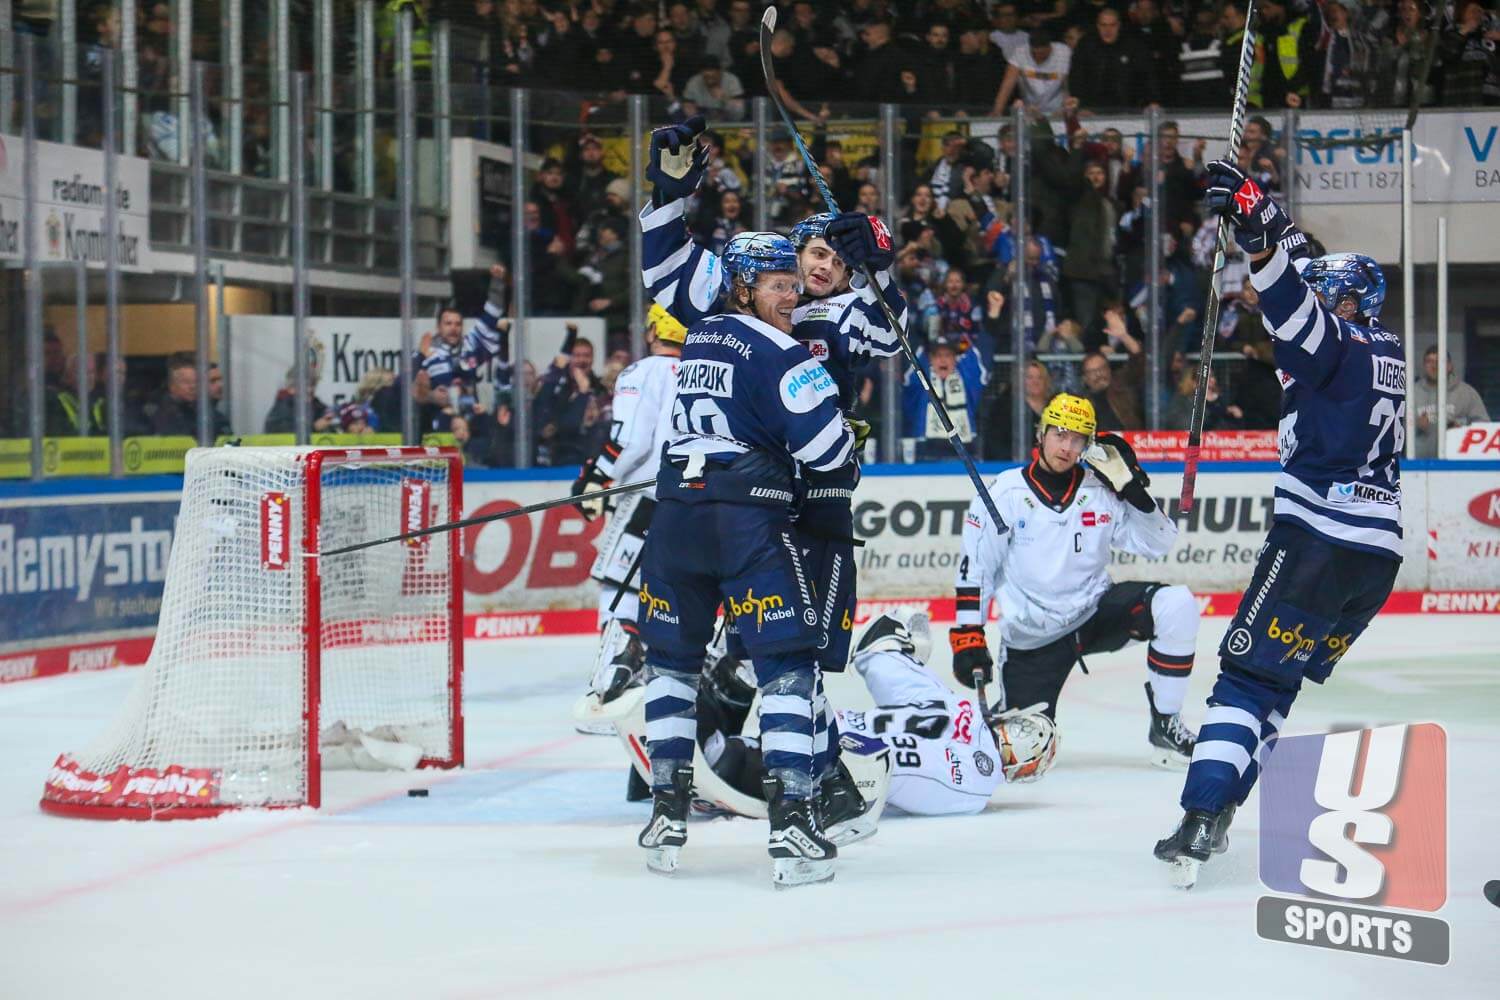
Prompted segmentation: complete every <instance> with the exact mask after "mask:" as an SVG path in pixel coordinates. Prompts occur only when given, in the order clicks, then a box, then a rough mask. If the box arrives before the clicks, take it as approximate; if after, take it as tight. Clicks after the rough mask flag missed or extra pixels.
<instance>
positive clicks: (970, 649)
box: [948, 625, 995, 687]
mask: <svg viewBox="0 0 1500 1000" xmlns="http://www.w3.org/2000/svg"><path fill="white" fill-rule="evenodd" d="M948 645H949V646H951V647H952V648H953V676H954V677H955V678H957V679H958V682H959V683H960V684H962V685H963V686H964V687H973V686H974V672H975V671H976V670H977V671H981V672H982V676H981V677H980V680H981V681H983V682H984V683H985V684H990V683H993V682H994V680H995V661H994V659H993V658H991V656H990V648H989V645H988V644H987V643H986V642H985V639H984V627H983V626H981V625H959V626H957V627H956V628H950V629H949V630H948Z"/></svg>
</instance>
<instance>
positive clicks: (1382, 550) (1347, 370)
mask: <svg viewBox="0 0 1500 1000" xmlns="http://www.w3.org/2000/svg"><path fill="white" fill-rule="evenodd" d="M1250 280H1251V283H1252V284H1253V285H1254V286H1255V288H1256V290H1257V291H1258V292H1260V309H1261V314H1262V318H1263V320H1264V322H1265V326H1266V329H1267V330H1268V331H1269V332H1270V334H1271V338H1272V344H1273V346H1274V348H1275V355H1276V364H1277V367H1278V368H1279V375H1280V377H1281V382H1282V388H1283V393H1282V400H1281V423H1280V425H1279V427H1278V433H1277V444H1278V447H1279V451H1280V456H1281V469H1282V471H1281V475H1280V476H1278V477H1277V480H1276V504H1275V520H1277V521H1290V522H1292V523H1295V524H1297V525H1299V526H1301V527H1303V528H1305V529H1306V530H1308V531H1311V532H1313V533H1314V534H1317V535H1319V536H1321V537H1323V538H1325V539H1327V540H1328V541H1329V542H1332V543H1333V544H1335V545H1341V546H1345V547H1347V548H1352V549H1359V550H1361V551H1366V552H1372V553H1375V554H1377V555H1382V556H1386V557H1388V558H1391V559H1397V560H1399V559H1400V558H1401V552H1402V543H1401V537H1402V536H1401V462H1400V455H1401V449H1402V447H1403V446H1404V445H1405V439H1406V359H1405V355H1404V352H1403V350H1402V346H1401V341H1400V339H1399V338H1398V337H1397V336H1396V335H1395V334H1393V333H1391V332H1389V331H1388V330H1386V329H1384V328H1383V327H1381V326H1380V324H1379V323H1378V322H1371V323H1369V324H1368V325H1360V324H1356V323H1352V322H1350V321H1348V320H1344V319H1340V318H1339V317H1338V316H1336V315H1334V313H1333V312H1332V311H1331V310H1330V309H1328V308H1327V307H1326V306H1324V305H1323V304H1322V303H1321V302H1320V301H1319V300H1318V296H1317V295H1316V294H1315V293H1314V292H1313V290H1312V288H1311V287H1310V286H1309V285H1308V284H1307V283H1306V282H1304V281H1303V280H1302V278H1301V276H1300V275H1299V273H1298V271H1297V269H1296V267H1295V266H1294V265H1293V263H1292V261H1291V259H1290V258H1289V257H1288V256H1287V254H1286V252H1285V251H1284V250H1281V249H1278V250H1277V251H1276V253H1275V254H1274V255H1273V256H1272V257H1270V258H1269V259H1267V260H1266V261H1264V262H1262V263H1261V264H1260V265H1259V266H1258V267H1257V268H1256V269H1254V270H1252V272H1251V275H1250Z"/></svg>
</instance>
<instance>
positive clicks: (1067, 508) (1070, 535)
mask: <svg viewBox="0 0 1500 1000" xmlns="http://www.w3.org/2000/svg"><path fill="white" fill-rule="evenodd" d="M1094 428H1095V418H1094V406H1093V404H1092V403H1090V402H1089V401H1088V400H1087V399H1083V398H1080V397H1078V396H1070V395H1067V394H1066V393H1059V394H1058V395H1057V396H1054V397H1053V398H1052V401H1051V402H1050V403H1048V404H1047V406H1046V408H1045V409H1044V410H1043V411H1042V417H1041V420H1040V422H1039V424H1038V427H1037V450H1036V454H1035V457H1034V458H1033V459H1032V461H1031V463H1030V464H1029V465H1026V466H1023V467H1021V468H1017V469H1011V470H1009V471H1006V472H1003V473H1001V474H1000V475H999V476H997V477H995V480H994V482H993V483H991V484H990V487H989V491H990V496H992V497H993V498H994V501H995V506H996V508H997V509H998V511H999V513H1000V517H1001V518H1002V520H1003V521H1004V523H1003V524H1002V525H1000V526H998V529H997V526H996V525H994V524H993V523H992V522H991V521H990V517H989V515H988V513H986V511H985V508H984V504H983V503H981V502H980V500H979V498H978V497H976V498H975V499H974V501H973V502H972V503H971V504H970V505H969V512H968V515H967V516H966V517H965V519H964V531H963V557H962V558H961V559H960V560H959V567H958V579H957V584H956V587H957V609H958V614H957V620H958V624H957V626H956V627H955V628H953V629H952V630H951V632H950V633H949V636H950V640H951V643H952V647H953V672H954V675H955V676H956V677H957V678H958V680H959V681H960V682H961V683H963V684H966V685H968V686H971V687H972V686H973V685H974V675H975V672H976V671H978V672H979V673H980V674H981V675H982V677H983V679H984V680H985V682H986V683H988V682H989V681H990V680H991V679H992V676H993V669H994V664H993V660H992V658H991V656H990V652H989V648H988V646H987V644H986V642H985V634H984V622H985V611H986V609H987V608H988V607H989V603H990V599H991V598H992V597H998V599H999V602H1000V646H1001V662H1002V666H1001V688H1002V693H1003V700H1004V704H1006V705H1011V706H1015V705H1031V704H1034V703H1037V702H1044V703H1046V706H1047V708H1046V712H1047V714H1048V715H1049V716H1051V717H1052V718H1053V719H1056V717H1057V702H1058V695H1059V694H1060V693H1061V692H1062V687H1063V682H1064V681H1066V680H1067V677H1068V674H1069V673H1070V672H1071V671H1072V669H1073V664H1074V663H1083V662H1084V657H1085V656H1086V655H1088V654H1090V653H1100V652H1109V651H1112V650H1116V649H1119V648H1121V647H1122V646H1124V645H1126V644H1127V643H1129V642H1132V641H1146V642H1148V643H1149V645H1148V646H1147V647H1146V666H1147V668H1148V670H1149V679H1148V681H1147V683H1146V699H1147V704H1148V705H1149V706H1150V710H1151V725H1150V731H1149V740H1150V745H1151V755H1150V760H1151V762H1152V763H1153V764H1156V765H1157V766H1159V767H1172V768H1184V767H1186V766H1187V765H1188V762H1189V761H1190V760H1191V759H1192V753H1193V743H1194V740H1195V739H1196V737H1195V735H1194V734H1193V732H1192V731H1191V730H1189V729H1187V728H1186V727H1185V726H1183V724H1182V719H1181V716H1180V714H1179V713H1180V712H1181V711H1182V701H1183V697H1184V696H1185V695H1186V693H1187V684H1188V675H1189V673H1190V672H1191V671H1192V668H1193V651H1194V648H1195V645H1196V642H1197V636H1198V604H1197V601H1196V600H1195V599H1194V598H1193V594H1192V592H1191V591H1190V590H1188V588H1186V587H1183V586H1167V585H1164V584H1161V583H1147V582H1141V581H1130V582H1125V583H1115V582H1113V581H1111V580H1110V578H1109V572H1108V568H1109V563H1110V552H1111V550H1113V549H1122V550H1124V551H1126V552H1132V553H1135V554H1136V555H1140V556H1145V557H1147V558H1153V559H1154V558H1159V557H1161V556H1164V555H1166V554H1167V552H1168V551H1169V550H1170V549H1171V547H1172V543H1173V542H1174V541H1176V539H1177V525H1176V524H1175V523H1173V521H1172V520H1171V519H1170V518H1168V517H1167V516H1166V515H1165V514H1163V513H1162V512H1161V511H1160V510H1158V509H1157V507H1156V504H1155V502H1153V501H1152V499H1151V496H1150V495H1149V494H1148V493H1147V492H1146V487H1147V486H1148V485H1149V484H1150V479H1148V478H1147V476H1146V474H1145V472H1144V471H1142V470H1141V467H1140V465H1139V464H1138V463H1137V462H1136V460H1135V453H1134V451H1133V450H1132V449H1131V447H1130V445H1129V444H1127V443H1126V442H1125V440H1124V439H1123V438H1120V437H1116V436H1115V435H1113V434H1101V435H1099V436H1098V440H1097V442H1096V441H1095V438H1094ZM1084 669H1085V671H1087V669H1088V668H1087V665H1086V664H1085V665H1084Z"/></svg>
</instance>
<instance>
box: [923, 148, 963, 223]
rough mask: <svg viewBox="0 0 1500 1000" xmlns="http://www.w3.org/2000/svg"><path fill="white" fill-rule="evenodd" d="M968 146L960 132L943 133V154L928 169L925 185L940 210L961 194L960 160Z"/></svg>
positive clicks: (961, 169) (961, 171) (944, 208)
mask: <svg viewBox="0 0 1500 1000" xmlns="http://www.w3.org/2000/svg"><path fill="white" fill-rule="evenodd" d="M968 148H969V142H968V140H967V139H965V138H964V134H963V133H962V132H956V131H950V132H947V133H945V134H944V135H943V155H942V156H940V157H939V158H938V161H937V163H935V164H933V165H932V169H931V170H930V171H928V173H927V182H926V185H925V186H926V188H927V196H928V197H929V198H930V199H931V200H932V202H933V204H934V205H936V207H937V208H938V209H939V210H940V211H946V210H947V208H948V202H949V201H951V200H952V199H954V198H957V197H959V196H960V195H962V194H963V167H962V165H961V163H960V161H961V160H963V159H964V154H965V153H967V152H968ZM918 190H920V188H919V189H918ZM914 200H915V197H914Z"/></svg>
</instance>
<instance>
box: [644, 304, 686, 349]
mask: <svg viewBox="0 0 1500 1000" xmlns="http://www.w3.org/2000/svg"><path fill="white" fill-rule="evenodd" d="M646 325H647V326H648V327H654V328H655V329H656V339H657V340H661V341H665V342H666V343H668V344H682V343H684V342H686V341H687V327H685V326H683V325H682V324H681V323H679V322H677V317H676V316H673V315H672V314H671V313H669V312H667V311H666V310H665V309H663V308H662V307H661V303H659V302H653V303H651V308H650V309H648V310H647V311H646Z"/></svg>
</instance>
